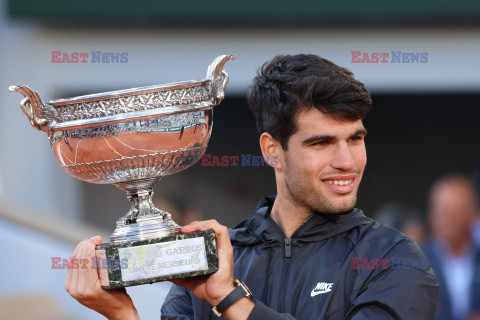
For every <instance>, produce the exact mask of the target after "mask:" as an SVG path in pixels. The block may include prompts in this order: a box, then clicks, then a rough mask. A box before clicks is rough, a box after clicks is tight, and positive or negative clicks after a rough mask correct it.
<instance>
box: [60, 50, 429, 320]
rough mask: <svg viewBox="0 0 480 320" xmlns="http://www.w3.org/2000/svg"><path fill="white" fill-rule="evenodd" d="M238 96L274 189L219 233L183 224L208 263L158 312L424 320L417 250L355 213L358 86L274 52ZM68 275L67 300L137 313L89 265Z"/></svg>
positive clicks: (366, 100) (120, 315)
mask: <svg viewBox="0 0 480 320" xmlns="http://www.w3.org/2000/svg"><path fill="white" fill-rule="evenodd" d="M248 101H249V104H250V107H251V109H252V110H253V112H254V114H255V117H256V120H257V127H258V129H259V132H260V134H261V137H260V146H261V149H262V153H263V156H264V157H265V159H267V160H269V159H275V161H270V165H271V166H272V167H273V169H274V171H275V179H276V185H277V196H276V197H266V198H264V199H263V200H262V201H261V202H260V204H259V205H258V207H257V209H256V210H255V212H254V214H253V215H252V217H251V218H249V219H248V220H245V221H243V222H241V223H240V224H239V225H238V226H237V227H235V228H234V229H232V230H230V232H229V231H228V229H227V228H226V227H223V226H221V225H220V224H218V223H217V222H216V221H206V222H194V223H192V224H190V225H188V226H185V227H183V228H182V230H181V231H182V232H185V233H188V232H194V231H199V230H206V229H213V230H214V231H215V233H216V239H217V248H218V256H219V270H218V272H216V273H215V274H213V275H211V276H209V277H207V278H197V279H184V280H176V281H174V283H175V284H176V285H173V286H172V289H171V290H170V293H169V295H168V296H167V298H166V300H165V302H164V304H163V306H162V309H161V314H162V316H161V317H162V319H166V320H168V319H177V320H181V319H216V318H217V316H216V315H214V311H213V310H212V307H216V311H220V312H221V314H222V317H224V318H225V319H229V320H245V319H250V320H254V319H261V320H269V319H272V320H273V319H275V320H278V319H355V320H358V319H432V318H433V317H434V314H435V310H436V301H437V289H438V283H437V281H436V278H435V275H434V274H433V272H432V270H431V268H430V267H429V265H428V263H427V262H426V260H425V256H424V255H423V253H422V252H421V250H420V249H419V248H418V246H417V245H415V244H414V243H413V242H412V241H411V240H410V239H408V238H407V237H405V236H404V235H402V234H401V233H400V232H397V231H395V230H393V229H391V228H388V227H383V226H381V225H379V224H378V223H375V222H374V221H372V220H371V219H369V218H367V217H366V216H365V215H364V214H363V213H362V211H360V210H359V209H355V208H354V206H355V203H356V195H357V190H358V186H359V184H360V181H361V178H362V175H363V171H364V168H365V164H366V151H365V141H364V138H365V135H366V130H365V128H364V126H363V124H362V119H363V118H364V117H365V115H366V113H367V111H368V110H369V109H370V107H371V99H370V94H369V93H368V91H367V90H366V89H365V87H364V86H363V84H362V83H360V82H358V81H357V80H355V79H354V78H353V74H352V73H351V72H350V71H348V70H346V69H344V68H341V67H338V66H337V65H335V64H334V63H332V62H330V61H328V60H325V59H322V58H320V57H318V56H314V55H295V56H277V57H275V58H274V59H273V60H272V61H270V62H269V63H266V64H265V65H264V66H263V67H262V69H261V71H260V72H259V74H258V76H257V77H256V78H255V79H254V82H253V85H252V86H251V87H250V90H249V93H248ZM385 183H386V185H387V186H388V183H390V181H385ZM99 242H100V240H99V239H94V240H87V241H85V242H84V243H82V244H80V245H79V247H78V248H77V250H78V251H79V252H80V251H81V250H83V254H81V255H80V256H81V257H82V258H83V257H87V258H89V257H90V256H89V255H91V254H92V252H93V251H92V250H93V245H94V244H95V243H99ZM76 256H77V254H74V257H76ZM405 262H408V263H405ZM81 271H82V270H80V271H79V272H81ZM74 272H75V270H73V272H72V276H71V277H70V276H69V279H68V280H67V284H66V286H67V290H68V291H69V292H70V293H71V294H72V296H74V297H75V298H76V299H78V300H79V301H80V302H82V303H83V304H85V305H87V306H89V307H91V308H93V309H94V310H97V311H99V312H101V313H102V314H104V315H106V316H107V317H110V318H111V319H136V317H137V315H136V312H135V308H134V307H133V304H132V303H131V300H129V298H128V296H127V295H126V294H123V293H118V292H107V293H105V291H102V290H101V289H100V288H99V286H98V284H97V283H96V282H95V281H96V275H95V274H94V273H92V272H89V273H88V274H89V275H87V273H85V275H83V276H82V279H83V278H88V277H91V278H90V280H89V281H86V283H87V284H86V285H85V284H82V281H85V280H82V281H75V280H74V278H75V277H77V278H80V277H81V276H79V275H76V276H75V275H74ZM234 279H236V280H240V281H241V282H243V283H244V284H245V285H246V286H247V287H249V288H250V289H251V292H252V296H253V297H252V300H250V299H249V298H247V297H245V294H246V293H245V290H243V289H242V288H241V286H240V285H239V286H238V287H237V288H235V285H234ZM237 284H238V282H237ZM234 290H235V293H234V295H237V296H236V297H232V295H231V293H232V291H234ZM240 293H241V294H240Z"/></svg>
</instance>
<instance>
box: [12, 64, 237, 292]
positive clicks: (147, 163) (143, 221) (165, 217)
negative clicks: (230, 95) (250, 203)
mask: <svg viewBox="0 0 480 320" xmlns="http://www.w3.org/2000/svg"><path fill="white" fill-rule="evenodd" d="M234 58H235V56H234V55H222V56H219V57H217V58H216V59H215V60H214V61H213V63H212V64H211V65H210V66H209V67H208V71H207V77H206V78H205V79H203V80H198V81H185V82H177V83H171V84H166V85H155V86H148V87H141V88H132V89H126V90H119V91H111V92H104V93H98V94H91V95H85V96H79V97H74V98H68V99H60V100H53V101H50V102H49V103H43V102H42V100H41V99H40V96H39V95H38V93H37V92H35V91H33V90H31V89H30V88H28V87H26V86H11V87H9V90H10V91H17V92H20V93H21V94H22V95H24V96H25V99H23V100H22V101H21V110H22V111H23V112H24V113H25V115H26V116H27V117H28V119H29V120H30V123H31V125H32V126H33V127H35V128H37V129H38V130H41V131H44V132H45V133H47V135H48V138H49V140H50V145H51V147H52V149H53V151H54V153H55V155H56V157H57V159H58V161H59V162H60V165H61V166H62V167H63V169H65V171H66V172H68V173H69V174H70V175H72V176H73V177H75V178H77V179H80V180H83V181H86V182H91V183H99V184H110V183H111V184H115V185H116V186H117V187H118V188H120V189H122V190H125V191H126V192H127V197H128V199H129V201H130V203H131V207H130V210H129V211H128V213H127V214H126V215H125V216H123V217H122V218H120V219H119V220H118V221H117V225H116V228H115V231H114V232H113V234H112V235H111V236H110V242H109V243H103V244H102V245H100V246H97V248H96V256H97V268H98V273H99V277H100V281H101V284H102V287H103V288H120V287H127V286H132V285H138V284H144V283H153V282H157V281H164V280H171V279H176V278H184V277H190V276H200V275H207V274H211V273H214V272H216V271H217V269H218V258H217V250H216V244H215V235H214V233H213V231H212V230H208V231H202V232H196V233H190V234H180V233H179V229H180V227H179V225H178V224H176V223H175V222H174V221H173V220H172V219H171V217H170V214H169V213H167V212H165V211H162V210H160V209H158V208H156V207H155V206H154V205H153V203H152V195H153V192H152V188H153V186H155V185H156V184H157V183H158V181H159V180H160V178H161V177H162V176H165V175H169V174H173V173H176V172H179V171H182V170H184V169H186V168H188V167H190V166H192V165H193V164H194V163H196V162H197V161H198V160H199V159H200V158H201V156H202V155H203V154H204V153H205V149H206V148H207V144H208V140H209V138H210V134H211V130H212V114H213V107H214V106H216V105H218V104H219V103H220V102H221V101H222V100H223V98H224V93H225V87H226V85H227V83H228V74H227V73H226V72H225V71H223V67H224V65H225V63H226V62H227V61H228V60H229V59H234Z"/></svg>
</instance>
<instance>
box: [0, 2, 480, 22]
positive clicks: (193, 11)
mask: <svg viewBox="0 0 480 320" xmlns="http://www.w3.org/2000/svg"><path fill="white" fill-rule="evenodd" d="M7 5H8V14H9V16H10V17H12V18H33V19H37V20H41V21H50V22H74V23H91V22H95V23H99V22H100V23H101V22H106V23H109V22H119V23H126V24H137V23H141V24H144V23H160V24H185V23H187V24H188V23H189V24H192V23H194V24H221V23H222V22H227V21H228V22H231V23H242V24H243V23H252V24H256V25H258V24H267V25H269V24H270V25H279V24H290V23H303V24H312V25H323V24H332V23H337V24H338V23H345V24H357V23H361V24H377V23H402V22H408V23H411V22H417V23H422V22H423V23H428V22H440V23H452V22H453V23H459V22H460V23H478V22H479V21H480V19H479V18H480V1H478V0H462V1H450V0H423V1H418V0H403V1H378V0H366V1H345V0H343V1H342V0H339V1H328V2H327V1H308V0H296V1H286V0H278V1H271V0H270V1H262V0H243V1H208V0H204V1H198V0H183V1H154V0H137V1H127V0H117V1H112V0H104V1H102V0H95V1H94V0H82V1H71V0H51V1H38V0H7Z"/></svg>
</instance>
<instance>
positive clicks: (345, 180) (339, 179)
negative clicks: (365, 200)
mask: <svg viewBox="0 0 480 320" xmlns="http://www.w3.org/2000/svg"><path fill="white" fill-rule="evenodd" d="M355 178H356V176H355V175H348V176H333V177H329V178H327V179H323V180H322V182H323V183H324V184H325V185H326V186H327V187H328V188H329V189H330V190H332V191H333V192H336V193H350V192H352V191H353V190H354V189H355Z"/></svg>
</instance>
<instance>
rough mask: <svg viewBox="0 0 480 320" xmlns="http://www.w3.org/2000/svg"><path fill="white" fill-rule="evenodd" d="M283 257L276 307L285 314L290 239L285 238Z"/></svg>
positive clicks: (290, 249)
mask: <svg viewBox="0 0 480 320" xmlns="http://www.w3.org/2000/svg"><path fill="white" fill-rule="evenodd" d="M284 242H285V256H284V258H283V268H282V280H281V285H280V296H279V297H278V306H279V309H280V310H279V311H280V312H281V313H284V312H285V295H286V293H287V279H288V269H290V257H291V256H292V239H291V238H285V239H284Z"/></svg>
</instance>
